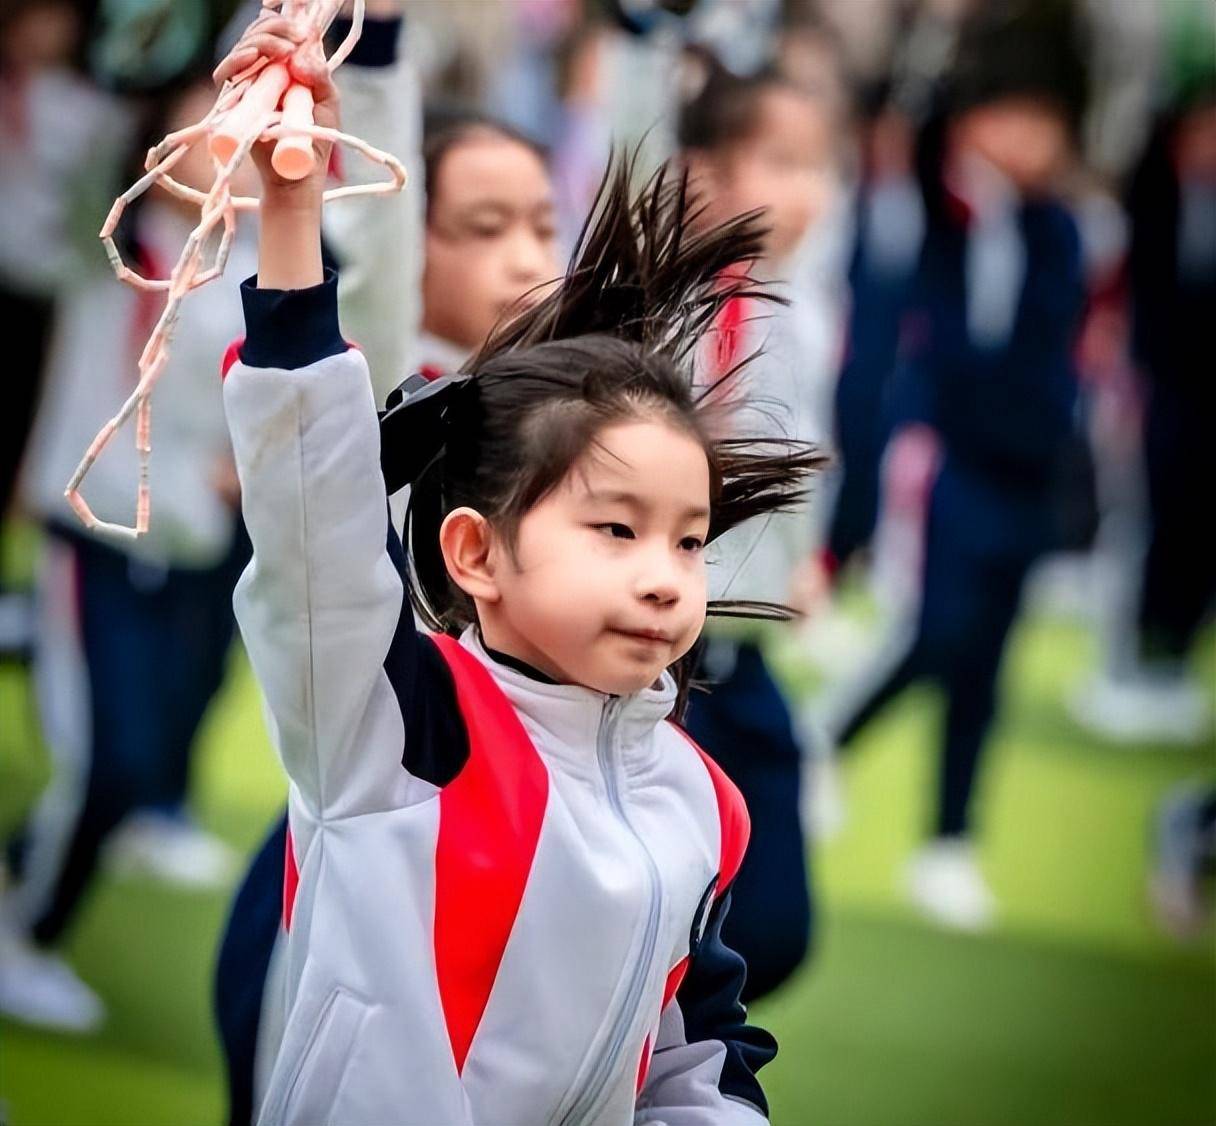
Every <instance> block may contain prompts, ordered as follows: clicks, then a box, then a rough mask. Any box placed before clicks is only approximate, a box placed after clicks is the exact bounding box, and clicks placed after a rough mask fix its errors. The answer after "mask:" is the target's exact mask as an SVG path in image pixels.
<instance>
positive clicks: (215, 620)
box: [0, 5, 412, 1030]
mask: <svg viewBox="0 0 1216 1126" xmlns="http://www.w3.org/2000/svg"><path fill="white" fill-rule="evenodd" d="M373 6H374V5H373ZM389 22H390V25H391V26H389V27H388V28H387V29H386V27H385V26H384V21H376V20H374V19H373V20H369V22H368V25H367V27H366V29H365V33H364V38H363V40H361V45H362V50H361V51H360V52H357V53H356V54H355V55H353V56H352V59H351V60H350V65H348V66H346V67H344V68H343V70H342V74H341V79H340V81H342V83H343V86H344V89H345V90H346V91H347V94H348V97H349V100H350V102H351V105H352V118H353V119H354V120H355V121H356V122H357V125H356V128H357V129H359V130H360V131H361V132H362V133H363V135H364V136H365V137H367V139H368V140H369V141H371V142H372V143H375V144H384V145H385V146H386V147H387V148H388V149H389V150H390V151H403V148H404V146H403V144H402V143H401V138H400V136H394V132H396V133H397V134H400V132H401V126H400V124H396V123H398V122H408V114H407V113H406V112H405V109H406V108H408V107H402V106H399V105H393V106H391V107H390V106H389V105H387V104H386V103H388V102H391V100H392V94H393V92H394V91H395V90H396V89H397V87H398V83H397V81H396V77H395V75H393V74H390V73H388V72H387V71H385V72H384V73H383V74H381V75H379V76H376V75H375V74H374V72H375V70H376V69H377V68H376V67H375V66H373V65H372V63H375V62H378V61H379V56H380V54H382V53H383V48H384V45H383V43H382V42H381V40H382V39H383V37H385V36H386V35H391V38H392V40H393V42H394V43H395V39H396V34H397V31H398V27H399V21H395V20H394V21H389ZM369 58H370V60H371V61H370V62H369ZM214 97H215V94H214V90H213V89H212V87H211V84H210V83H209V82H202V81H200V82H194V83H189V84H188V85H186V86H185V88H184V89H183V90H181V91H180V92H178V93H177V94H176V95H175V96H173V97H171V98H166V99H165V100H164V102H163V116H161V117H159V118H158V119H157V120H155V121H152V122H150V123H149V127H148V129H147V130H146V132H147V136H146V137H144V138H142V139H141V143H140V144H139V145H137V146H136V149H135V152H134V153H133V161H134V162H135V163H138V164H139V165H142V160H143V154H144V152H145V151H146V149H147V146H148V145H149V144H150V143H152V142H154V141H157V140H159V139H160V137H161V136H163V135H164V133H165V132H167V131H168V130H169V129H176V128H180V127H182V126H184V125H187V124H192V123H193V122H195V121H197V120H198V119H199V118H200V117H201V116H202V115H203V114H204V113H205V112H206V111H207V110H208V109H209V108H210V106H211V104H212V102H213V101H214ZM390 108H391V114H390V113H387V112H386V111H388V110H390ZM373 174H374V173H373ZM177 175H178V178H179V179H181V180H182V181H183V182H185V183H190V184H193V185H195V186H197V187H206V186H207V185H209V183H210V181H211V175H212V166H211V163H210V160H209V158H208V156H207V155H206V149H205V145H201V144H200V145H198V146H196V147H195V148H194V149H192V150H191V152H190V153H189V154H188V155H187V157H186V158H185V159H184V160H183V161H182V162H181V163H179V164H178V165H177ZM234 188H235V190H237V192H238V193H240V194H255V193H256V189H257V180H256V177H255V176H254V175H253V174H252V170H251V169H249V168H245V169H242V170H241V171H240V172H238V175H237V180H236V182H235V184H234ZM397 201H400V203H401V204H402V208H398V207H396V206H390V204H393V205H395V204H396V203H397ZM404 204H405V201H404V199H403V198H402V197H395V199H394V200H391V201H387V202H386V201H382V200H369V201H368V202H367V203H366V205H364V207H363V210H364V212H365V214H364V223H363V224H362V225H361V227H360V225H359V224H355V223H351V222H350V218H349V217H350V216H351V213H352V212H354V213H355V214H358V213H359V211H360V205H359V204H354V205H352V204H349V203H348V204H344V205H343V208H344V209H345V216H346V217H347V224H346V225H345V226H344V225H343V224H342V223H340V222H339V223H337V224H335V226H336V227H339V228H341V229H340V230H339V231H338V232H337V237H335V238H334V239H333V244H334V246H335V247H336V249H337V250H338V251H339V252H340V253H342V254H343V255H344V256H348V257H351V258H355V257H357V258H358V260H359V262H360V265H361V266H362V267H363V272H362V273H360V272H359V271H353V270H352V271H350V272H349V276H348V277H347V278H345V279H344V285H345V289H346V294H345V300H346V301H347V302H348V303H353V304H354V306H355V307H356V308H360V309H362V308H365V307H366V302H364V303H363V305H360V303H359V301H358V298H359V296H360V294H359V289H360V287H361V286H366V282H367V277H368V275H369V274H370V275H372V276H374V277H378V279H379V281H380V282H381V283H384V284H385V285H386V287H387V288H389V289H390V291H392V290H393V289H396V291H397V292H400V289H399V288H397V287H396V282H397V280H398V274H399V272H400V271H401V270H403V269H404V268H408V262H409V261H410V260H411V259H412V256H411V255H410V253H409V247H408V246H405V247H403V246H402V239H401V233H402V230H403V229H404V226H405V224H406V223H407V222H408V216H407V214H406V213H405V212H404ZM197 220H198V212H197V209H195V208H191V207H189V206H184V205H183V204H181V203H180V202H179V201H177V200H176V199H174V198H173V197H171V196H170V195H169V194H168V193H166V192H162V191H160V190H157V191H155V192H153V193H149V194H148V195H145V196H143V197H141V199H140V200H139V201H138V202H137V203H136V204H135V205H134V206H133V207H132V208H129V209H128V212H127V214H126V216H125V217H124V223H123V231H122V234H123V237H124V240H125V242H126V243H127V252H128V254H129V256H130V257H131V258H132V259H133V260H134V261H135V262H136V263H137V264H138V266H139V268H140V269H141V270H142V271H143V272H145V273H150V274H152V275H161V276H163V275H166V274H167V271H168V269H169V268H170V267H171V266H172V264H173V263H174V262H175V261H176V259H177V256H178V254H179V253H180V251H181V247H182V245H183V244H184V242H185V239H186V237H187V235H188V234H189V232H190V230H191V228H192V227H193V226H194V225H195V223H196V222H197ZM255 229H256V227H255V225H254V224H252V223H248V222H246V223H242V224H240V225H239V226H238V238H237V241H236V242H235V243H234V245H233V247H232V251H231V255H230V258H229V264H228V269H229V270H232V271H237V272H238V275H239V273H240V272H242V271H243V272H245V273H249V272H252V270H253V268H254V266H255V262H256V257H255V253H254V240H253V238H252V235H253V232H254V230H255ZM377 236H378V237H379V239H380V241H381V243H382V244H383V245H385V246H388V247H389V248H390V249H392V250H395V251H396V254H395V260H394V261H393V262H391V263H388V264H385V263H383V262H382V260H381V257H382V256H380V255H378V254H377V252H376V250H375V248H374V247H373V246H371V245H369V243H370V240H372V239H373V238H375V237H377ZM360 239H362V240H363V245H360V241H359V240H360ZM382 266H383V268H381V267H382ZM78 281H79V284H77V285H76V286H74V287H73V289H72V290H71V292H70V296H69V298H68V299H67V301H66V304H65V308H64V311H63V315H62V317H61V319H60V324H59V326H58V329H57V342H56V347H55V351H54V365H53V367H54V371H53V378H52V381H51V387H50V390H49V393H48V397H47V401H46V403H45V406H44V410H43V412H42V413H41V415H40V421H39V428H38V435H37V437H36V440H35V443H34V447H33V452H32V456H31V459H30V464H29V467H28V471H27V474H26V479H27V494H28V496H27V499H28V503H29V504H30V506H31V507H32V508H33V509H34V511H35V512H37V513H39V514H40V515H41V516H42V517H43V519H44V520H45V522H46V524H47V527H48V531H49V532H50V536H49V537H48V547H47V552H46V560H45V565H44V575H43V582H44V587H45V590H44V597H43V599H42V602H43V610H44V616H45V619H46V621H45V623H44V626H43V634H42V638H41V651H40V661H39V670H38V672H39V682H40V699H41V703H42V712H43V719H44V723H45V727H46V732H47V739H48V742H49V744H50V746H51V748H52V752H53V756H54V764H55V773H54V776H53V778H52V782H51V784H50V786H49V787H48V789H47V791H46V793H45V794H44V795H43V797H42V799H41V801H40V802H39V805H38V807H37V809H36V810H35V812H34V815H33V817H32V819H31V822H30V825H29V829H28V832H27V834H26V840H25V842H24V847H23V848H22V849H21V850H20V852H21V855H22V860H23V863H22V865H21V867H22V872H23V875H22V879H21V880H20V881H19V883H18V884H17V886H16V887H15V888H14V889H13V891H12V893H11V894H10V895H8V896H6V898H5V900H4V902H3V905H2V910H3V930H2V931H0V934H2V935H3V942H4V955H5V956H4V958H3V959H2V960H0V1007H3V1008H4V1010H5V1011H6V1012H8V1013H9V1014H10V1015H13V1016H17V1017H19V1018H21V1019H25V1020H28V1021H31V1022H35V1023H42V1024H48V1025H51V1026H54V1027H57V1028H61V1029H65V1030H84V1029H88V1028H91V1027H94V1026H95V1025H96V1024H97V1023H98V1022H99V1021H100V1019H101V1017H102V1013H103V1010H102V1006H101V1003H100V1001H99V999H98V998H97V997H96V996H95V995H94V994H93V993H92V991H91V990H89V989H88V988H87V987H86V986H85V985H84V984H83V983H82V982H80V981H79V980H78V979H76V978H75V977H74V975H73V974H72V973H71V971H70V969H69V968H68V967H67V966H66V964H65V963H63V962H62V961H61V960H60V959H59V958H57V957H55V956H54V955H53V954H51V953H50V952H49V951H50V949H51V948H53V947H54V946H55V945H56V944H57V943H58V941H59V939H60V937H61V936H62V935H63V933H64V932H65V930H66V928H67V927H68V925H69V924H70V922H71V921H72V919H73V918H74V916H75V914H76V913H77V911H78V909H79V906H80V904H81V901H82V900H83V898H84V896H85V895H86V893H87V891H88V889H89V888H90V886H91V885H92V882H93V875H94V872H95V869H96V865H97V862H98V858H99V853H100V851H101V849H102V846H103V845H106V846H107V848H108V847H109V846H110V845H113V844H114V843H119V844H120V847H121V856H122V858H124V862H125V863H126V864H127V865H128V866H130V865H138V866H139V867H140V868H143V869H148V870H150V871H152V873H153V874H155V875H159V876H161V877H166V878H172V879H175V880H177V881H179V882H181V881H185V882H187V883H199V882H205V883H210V882H214V880H215V879H217V878H220V876H221V875H224V874H225V873H226V872H227V871H228V870H229V868H230V866H231V857H230V854H229V852H228V850H227V848H226V846H223V845H221V844H220V843H219V842H218V841H216V840H214V839H213V838H210V837H208V836H206V835H204V834H201V833H200V832H199V831H198V830H197V829H195V828H194V827H193V826H192V825H191V824H190V823H189V822H188V821H186V820H185V819H183V818H182V817H181V815H180V807H181V804H182V802H183V800H184V798H185V792H186V787H187V781H188V770H189V752H190V749H191V745H192V743H193V741H194V736H195V734H196V732H197V729H198V727H199V724H200V722H201V720H202V718H203V714H204V712H205V711H206V708H207V705H208V703H209V702H210V700H211V698H212V697H213V695H214V694H215V692H216V690H217V689H218V688H219V685H220V683H221V681H222V678H223V671H224V663H225V656H226V653H227V649H228V645H229V641H230V639H231V634H232V629H233V625H234V622H233V617H232V611H231V600H232V588H233V584H234V582H235V579H236V576H237V575H238V574H239V572H240V569H241V567H243V565H244V561H245V558H247V547H246V546H245V545H244V536H243V532H242V531H241V528H240V523H239V518H238V510H239V487H238V483H237V479H236V475H235V467H234V466H233V464H232V460H231V452H230V447H229V442H228V437H227V429H226V426H225V423H224V418H223V410H222V403H221V399H220V392H219V386H218V380H217V378H216V374H215V373H216V368H217V365H218V363H219V360H220V358H221V357H222V356H223V354H224V351H225V348H226V346H227V344H228V342H229V341H230V340H231V338H232V335H233V332H234V329H235V327H236V326H237V325H238V324H239V318H240V306H239V301H238V300H237V297H236V295H235V294H234V293H233V291H232V287H231V286H224V285H223V284H222V283H217V284H213V285H210V286H205V287H203V288H201V289H199V290H198V291H196V292H195V293H194V294H191V296H190V298H189V299H188V300H187V301H186V302H184V303H183V307H182V313H181V321H180V323H179V325H178V330H177V334H176V337H175V339H174V342H173V348H172V351H171V358H170V363H169V366H168V368H167V369H166V373H165V375H164V382H163V384H162V387H163V388H165V389H167V390H166V391H165V392H164V393H163V394H162V396H160V397H158V399H157V402H158V403H159V404H160V405H159V406H158V407H157V410H156V419H157V428H156V435H157V438H156V454H155V455H154V457H153V461H152V468H151V473H152V488H153V507H154V516H153V520H152V524H151V528H150V530H149V532H148V534H147V535H146V536H144V537H141V538H140V539H139V540H135V541H125V540H123V541H114V542H110V541H106V542H103V541H101V540H99V539H98V538H96V537H94V536H90V535H87V534H85V533H84V532H83V531H82V530H81V529H80V528H79V525H78V523H77V521H76V518H75V516H74V515H73V514H72V513H71V512H70V510H69V509H68V507H67V505H66V503H65V502H64V500H63V488H64V485H65V483H66V481H67V480H68V477H70V475H71V473H72V471H73V470H74V468H75V465H76V462H77V461H78V459H79V457H80V455H81V453H82V451H83V450H84V449H85V448H86V447H87V445H88V443H89V442H90V441H91V440H92V437H93V434H94V433H95V432H96V430H97V428H98V426H99V425H100V424H101V422H102V421H104V419H106V418H108V417H109V416H110V415H111V414H112V413H113V411H114V409H115V408H116V406H117V405H118V404H119V403H121V402H122V400H123V399H124V398H125V397H126V395H128V394H129V393H130V388H131V387H132V386H133V380H134V378H135V372H136V359H137V357H138V354H139V350H140V349H141V348H142V347H143V344H144V341H145V340H146V338H147V334H148V332H149V331H150V329H151V327H152V325H153V324H154V322H155V319H156V317H157V316H158V315H159V312H160V308H161V305H160V300H161V298H160V295H157V294H144V293H140V292H137V291H135V290H133V289H131V288H129V287H127V286H125V285H122V284H120V283H119V282H117V281H116V280H115V279H114V278H113V276H112V275H110V274H108V273H107V274H106V275H105V276H103V277H94V276H90V277H88V278H81V279H79V280H78ZM402 326H405V327H406V328H407V329H408V327H409V317H408V314H402V315H399V316H398V317H397V318H396V319H395V320H394V322H393V324H392V325H391V326H388V327H386V326H383V325H381V326H375V325H373V326H372V327H371V329H369V331H368V335H367V337H365V341H364V343H363V347H364V348H365V349H366V351H367V353H368V354H369V355H372V356H374V357H375V358H376V359H377V361H378V362H381V361H382V360H383V359H384V358H385V357H392V356H394V355H402V354H404V353H403V350H402V349H401V347H400V345H399V344H398V343H397V340H399V339H400V338H401V336H402ZM136 477H137V468H136V454H135V450H134V448H133V443H132V442H131V440H130V436H129V435H119V437H118V438H117V439H116V440H115V442H114V443H113V444H112V445H111V447H110V448H109V449H108V450H107V451H106V454H105V456H103V457H102V458H101V459H100V460H99V461H98V463H97V465H96V466H95V468H94V470H93V472H92V473H91V474H90V475H89V478H88V480H87V481H86V485H85V492H86V494H87V495H88V497H89V499H90V501H91V503H92V504H93V505H94V507H95V508H96V510H97V511H98V512H99V514H101V515H102V516H103V517H108V518H110V519H117V518H120V517H121V516H122V514H123V513H124V512H125V511H126V510H127V508H128V506H129V505H130V504H131V503H132V498H133V494H134V483H135V480H136ZM149 810H152V811H155V815H153V816H149ZM166 812H168V813H170V814H172V816H165V813H166ZM124 820H125V826H124V830H123V832H122V834H120V835H118V836H117V837H115V834H114V832H113V831H114V829H115V828H117V827H118V826H119V825H120V824H121V823H123V822H124Z"/></svg>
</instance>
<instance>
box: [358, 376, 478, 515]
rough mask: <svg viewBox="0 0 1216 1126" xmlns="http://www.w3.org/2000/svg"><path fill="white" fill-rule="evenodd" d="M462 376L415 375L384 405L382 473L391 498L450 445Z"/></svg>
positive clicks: (382, 415)
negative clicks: (453, 410) (451, 415)
mask: <svg viewBox="0 0 1216 1126" xmlns="http://www.w3.org/2000/svg"><path fill="white" fill-rule="evenodd" d="M467 382H468V379H467V378H465V377H463V376H451V375H444V376H440V377H439V378H438V379H427V378H426V376H424V375H422V374H421V373H419V372H415V373H414V374H413V375H411V376H409V377H408V378H406V379H405V380H403V381H402V382H401V383H400V384H399V385H398V386H397V387H396V388H395V389H394V390H393V391H392V392H390V394H389V396H388V399H387V401H386V402H385V406H384V410H382V411H381V412H380V413H379V415H378V416H377V417H378V418H379V420H380V470H381V472H382V473H383V474H384V487H385V490H386V491H387V493H388V495H389V496H392V495H393V493H395V492H397V491H398V490H400V489H403V488H405V486H406V485H412V484H413V483H414V482H415V481H417V480H418V478H419V477H420V476H421V475H422V472H423V470H424V469H426V467H427V466H428V465H430V464H431V462H432V461H434V460H435V457H436V455H438V454H439V452H440V451H441V450H442V449H443V447H444V445H445V444H446V443H447V429H448V428H447V422H448V417H447V416H448V413H449V410H450V408H451V406H452V404H453V402H455V399H456V394H457V392H458V391H459V390H460V389H461V388H462V387H463V386H464V385H465V384H466V383H467Z"/></svg>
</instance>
